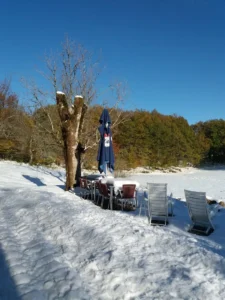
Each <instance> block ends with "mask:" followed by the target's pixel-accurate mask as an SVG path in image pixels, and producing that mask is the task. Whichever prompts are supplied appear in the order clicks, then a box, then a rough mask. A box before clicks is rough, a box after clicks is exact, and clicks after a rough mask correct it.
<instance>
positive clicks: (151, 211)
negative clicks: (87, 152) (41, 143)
mask: <svg viewBox="0 0 225 300" xmlns="http://www.w3.org/2000/svg"><path fill="white" fill-rule="evenodd" d="M90 179H91V180H90ZM80 186H81V193H80V196H81V197H83V198H90V199H91V200H93V201H94V202H95V203H96V204H97V205H100V206H101V207H102V208H109V209H118V208H119V209H122V210H124V209H126V210H135V209H136V208H137V207H139V215H141V212H142V210H143V209H144V210H145V213H146V215H147V217H148V221H149V224H150V225H167V224H168V217H169V216H174V214H173V206H174V202H173V198H172V194H171V195H170V196H169V197H168V196H167V184H162V183H147V188H144V189H143V188H140V186H139V183H138V182H132V181H127V180H126V181H119V180H118V181H117V180H115V181H114V182H110V183H107V182H104V180H102V181H101V180H99V178H95V179H93V178H90V177H89V178H88V177H87V178H81V181H80ZM141 190H142V195H143V196H142V197H141V201H139V203H138V197H137V195H138V193H139V192H140V191H141ZM184 192H185V198H186V203H187V208H188V212H189V216H190V219H191V221H192V224H191V225H190V227H189V230H188V231H189V232H193V233H196V234H204V235H209V234H210V233H211V232H213V231H214V227H213V224H212V222H211V219H210V215H209V212H208V205H207V201H206V194H205V193H202V192H193V191H188V190H185V191H184ZM139 198H140V197H139Z"/></svg>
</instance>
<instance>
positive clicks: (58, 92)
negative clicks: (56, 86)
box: [56, 91, 65, 95]
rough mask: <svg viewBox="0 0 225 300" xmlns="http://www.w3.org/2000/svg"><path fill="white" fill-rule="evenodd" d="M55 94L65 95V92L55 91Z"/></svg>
mask: <svg viewBox="0 0 225 300" xmlns="http://www.w3.org/2000/svg"><path fill="white" fill-rule="evenodd" d="M56 94H58V95H65V93H63V92H60V91H57V92H56Z"/></svg>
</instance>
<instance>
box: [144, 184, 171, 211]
mask: <svg viewBox="0 0 225 300" xmlns="http://www.w3.org/2000/svg"><path fill="white" fill-rule="evenodd" d="M147 186H148V200H149V208H150V215H152V216H168V200H167V183H147Z"/></svg>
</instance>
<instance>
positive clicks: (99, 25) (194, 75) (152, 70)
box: [0, 0, 225, 124]
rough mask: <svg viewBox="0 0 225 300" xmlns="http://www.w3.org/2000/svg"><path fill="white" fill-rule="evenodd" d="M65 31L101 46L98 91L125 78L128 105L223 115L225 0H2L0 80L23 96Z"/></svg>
mask: <svg viewBox="0 0 225 300" xmlns="http://www.w3.org/2000/svg"><path fill="white" fill-rule="evenodd" d="M65 35H68V36H69V37H70V38H71V39H73V40H75V41H76V42H77V43H81V44H82V45H83V46H84V47H85V48H87V49H88V50H89V51H91V52H93V53H96V55H98V53H101V55H100V56H101V64H102V66H103V71H102V73H101V75H100V77H99V79H98V83H97V86H98V89H99V90H100V91H104V89H106V88H107V87H108V86H109V85H110V84H111V83H113V82H116V81H123V82H126V85H127V86H128V89H127V90H128V94H127V99H126V102H125V107H124V108H125V109H145V110H149V111H152V110H153V109H156V110H157V111H159V112H160V113H162V114H177V115H180V116H183V117H184V118H185V119H187V120H188V122H189V124H193V123H196V122H198V121H206V120H209V119H219V118H223V119H225V0H139V1H137V0H135V1H134V0H129V1H128V0H96V1H93V0H82V1H79V0H77V1H74V0H64V1H59V0H54V1H53V0H48V1H47V0H45V1H43V0H39V1H31V0H29V1H28V0H20V1H18V0H2V1H1V9H0V36H1V39H0V49H1V50H0V82H1V81H2V80H3V79H4V78H5V77H11V79H12V89H13V91H14V92H16V93H18V94H19V96H20V97H21V98H23V97H24V95H25V94H24V90H23V87H22V85H21V82H20V79H21V77H25V78H28V79H29V78H35V79H37V78H38V79H37V80H39V82H40V81H41V80H43V79H40V78H39V77H37V76H40V75H39V74H38V75H37V72H36V70H37V69H39V70H41V69H42V68H43V57H44V54H45V53H46V52H49V51H53V52H56V51H58V50H60V47H61V43H62V42H63V41H64V39H65Z"/></svg>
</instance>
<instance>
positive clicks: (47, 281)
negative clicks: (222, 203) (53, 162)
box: [0, 161, 225, 300]
mask: <svg viewBox="0 0 225 300" xmlns="http://www.w3.org/2000/svg"><path fill="white" fill-rule="evenodd" d="M206 172H207V173H206ZM135 179H136V180H138V181H139V182H140V183H141V184H142V185H144V184H145V183H146V182H147V181H149V182H150V181H154V182H167V183H168V189H169V190H171V191H172V192H173V195H174V197H176V198H184V195H183V188H190V189H193V190H201V191H206V192H207V195H209V196H211V197H212V198H216V199H223V200H224V199H225V192H224V190H225V184H224V183H225V182H224V179H225V171H222V170H221V171H218V172H217V171H204V170H202V171H200V170H196V171H195V172H194V173H192V174H161V175H159V174H155V175H154V174H151V175H143V176H141V175H140V176H136V177H135ZM63 184H64V172H63V171H61V170H58V171H53V170H48V169H45V168H40V167H39V168H36V167H32V166H29V165H25V164H23V165H20V164H16V163H12V162H3V161H2V162H0V299H17V298H18V299H31V300H33V299H104V300H105V299H225V210H224V209H221V210H220V211H219V212H218V213H217V214H216V216H215V217H214V219H213V224H214V225H215V227H216V230H215V232H214V233H212V234H211V235H210V236H209V237H199V236H196V235H193V234H189V233H187V232H186V231H185V227H186V226H187V224H188V223H189V218H188V214H187V208H186V206H185V202H181V201H176V206H175V215H176V216H175V217H173V218H171V219H170V224H169V226H167V227H163V228H160V227H149V226H148V225H147V220H146V217H145V216H144V215H143V216H142V217H139V216H138V212H134V213H128V212H127V213H126V212H119V211H109V210H102V209H101V208H99V207H97V206H95V205H93V204H92V203H91V202H90V201H87V200H82V199H80V198H79V197H78V196H76V195H74V194H72V193H69V192H64V191H63Z"/></svg>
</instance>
